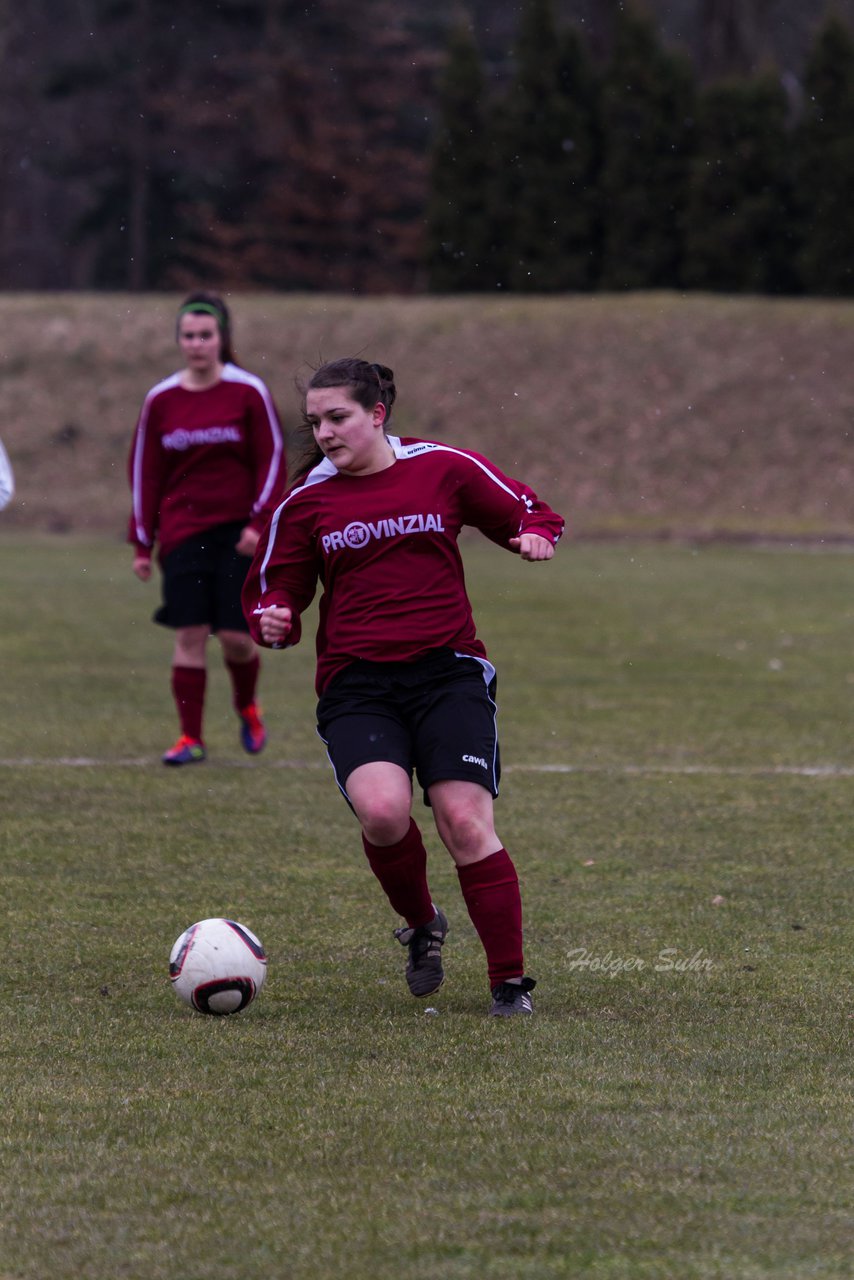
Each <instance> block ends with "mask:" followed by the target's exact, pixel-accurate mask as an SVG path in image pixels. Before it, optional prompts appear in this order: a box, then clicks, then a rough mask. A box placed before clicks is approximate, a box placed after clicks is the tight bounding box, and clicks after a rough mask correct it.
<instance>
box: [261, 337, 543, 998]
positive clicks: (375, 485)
mask: <svg viewBox="0 0 854 1280" xmlns="http://www.w3.org/2000/svg"><path fill="white" fill-rule="evenodd" d="M394 400H395V386H394V381H393V374H392V372H391V370H390V369H387V368H386V367H385V366H383V365H378V364H368V363H367V362H366V361H364V360H354V359H346V360H336V361H334V362H332V363H329V364H325V365H323V366H322V367H321V368H319V369H318V370H317V372H316V373H315V374H314V375H313V376H312V378H311V379H310V381H309V383H308V387H307V389H306V397H305V422H306V426H307V428H308V429H309V430H310V431H311V437H312V447H311V449H310V451H309V454H308V456H307V458H306V459H305V460H304V462H303V465H302V466H301V467H300V468H299V470H298V472H297V477H296V481H295V483H294V485H293V487H292V488H291V489H290V490H289V492H288V494H287V496H286V497H285V499H284V501H283V502H282V504H281V506H280V507H279V508H278V509H277V510H276V512H275V513H274V515H273V517H272V520H271V522H270V524H269V526H268V528H267V530H266V531H265V533H264V534H263V535H262V538H261V542H260V543H259V545H258V549H257V551H256V553H255V558H254V560H253V563H252V567H251V569H250V571H249V574H248V576H247V580H246V585H245V587H244V591H243V602H244V608H245V610H246V614H247V618H248V619H249V621H250V627H251V630H252V633H253V635H254V636H255V638H256V639H257V640H258V641H259V642H260V643H262V644H265V645H269V646H271V647H273V648H283V647H287V646H288V645H293V644H296V643H297V641H298V640H299V638H300V630H301V624H300V617H301V614H302V613H303V612H304V610H305V609H306V608H307V606H308V604H309V603H310V601H311V600H312V598H313V596H314V592H315V588H316V586H317V583H318V581H320V582H321V583H322V584H323V596H322V598H321V601H320V618H319V625H318V632H317V656H318V662H317V692H318V694H319V702H318V711H317V714H318V732H319V733H320V736H321V738H322V739H323V741H324V742H325V744H326V747H327V750H328V753H329V759H330V761H331V763H332V767H333V769H334V772H335V777H336V781H337V783H338V786H339V788H340V790H341V791H342V793H343V795H344V797H345V799H346V800H347V802H348V803H349V805H350V807H351V808H352V810H353V811H354V813H355V815H356V817H357V818H358V820H359V822H360V824H361V827H362V841H363V845H364V849H365V853H366V855H367V858H368V862H369V864H370V866H371V869H372V871H373V872H374V874H375V875H376V877H377V879H378V880H379V882H380V884H381V885H382V888H383V889H384V891H385V893H386V895H387V897H388V899H389V901H390V903H391V905H392V907H393V908H394V909H395V911H397V912H398V913H399V914H400V915H401V916H402V917H403V918H404V920H405V921H406V925H405V926H404V927H402V928H400V929H397V930H395V934H396V936H397V937H398V939H399V940H400V941H401V942H402V943H403V944H404V945H405V946H407V947H408V948H409V956H408V961H407V967H406V977H407V981H408V983H409V988H410V990H411V992H412V994H413V995H415V996H427V995H430V994H432V992H434V991H436V990H437V989H438V988H439V987H440V986H441V984H442V981H443V978H444V973H443V969H442V959H441V949H442V946H443V944H444V941H445V935H446V933H447V931H448V922H447V919H446V917H445V914H444V912H443V911H441V910H440V909H439V908H438V907H436V905H435V904H434V902H433V900H432V897H431V895H430V890H429V888H428V884H427V874H426V863H427V855H426V852H425V849H424V844H423V841H422V838H421V833H420V831H419V830H418V827H417V826H416V824H415V822H414V821H413V819H412V817H411V807H412V772H413V769H414V771H415V774H416V777H417V779H418V782H419V784H420V786H421V787H422V788H423V791H424V796H425V800H426V802H427V803H428V804H429V805H430V806H431V807H432V810H433V817H434V820H435V822H436V827H437V830H438V833H439V836H440V838H441V840H442V842H443V843H444V845H445V846H446V848H447V849H448V851H449V853H450V854H451V857H452V858H453V860H454V862H455V864H456V868H457V873H458V875H459V881H460V886H461V890H462V894H463V898H464V900H465V904H466V907H467V909H468V912H469V915H470V917H471V919H472V922H473V923H474V926H475V928H476V930H477V932H478V935H479V937H480V939H481V941H482V943H483V946H484V949H485V952H486V960H487V969H488V976H489V984H490V988H491V991H492V1005H491V1009H490V1012H491V1013H492V1014H494V1015H497V1016H508V1015H513V1014H530V1013H531V1012H532V1011H533V1005H532V1001H531V996H530V992H531V990H532V988H533V986H534V980H533V979H532V978H530V977H527V976H526V975H525V969H524V962H523V953H522V907H521V898H520V893H519V882H518V879H517V875H516V871H515V868H514V865H513V862H512V861H511V859H510V856H509V854H508V853H507V851H506V850H505V849H504V847H503V845H502V842H501V840H500V839H499V837H498V836H497V835H496V832H495V826H494V820H493V799H494V797H495V796H496V795H497V794H498V779H499V756H498V740H497V732H496V724H495V712H496V707H495V701H494V698H495V686H496V679H495V669H494V668H493V666H492V664H491V663H490V662H489V660H488V658H487V656H486V650H485V648H484V646H483V644H482V643H481V641H480V640H479V639H478V637H477V634H476V631H475V626H474V621H473V619H472V611H471V605H470V603H469V600H468V597H467V594H466V588H465V582H464V578H463V567H462V561H461V558H460V554H459V550H458V547H457V538H458V536H459V533H460V530H461V529H462V527H463V525H474V526H475V527H477V528H478V529H480V530H481V531H482V532H483V533H485V534H486V535H487V537H489V538H491V539H492V540H493V541H494V542H497V543H498V545H499V546H503V547H505V548H506V549H507V550H508V551H514V552H516V553H517V554H518V555H520V556H521V557H522V559H523V560H528V561H532V562H539V561H546V560H550V559H551V557H552V556H553V555H554V549H555V545H556V543H557V541H558V539H559V538H560V536H561V533H562V531H563V523H564V522H563V520H562V518H561V517H560V516H559V515H557V514H556V513H555V512H554V511H552V510H551V508H550V507H548V506H547V505H546V504H545V503H544V502H541V501H539V500H538V498H537V496H536V495H535V494H534V493H533V492H532V491H531V490H530V489H529V488H528V487H527V486H526V485H524V484H522V483H521V482H519V481H518V480H511V479H509V478H508V477H507V476H506V475H504V474H503V473H502V472H501V471H499V470H498V468H497V467H495V466H493V465H492V463H490V462H488V461H487V459H486V458H483V457H481V456H480V455H479V454H477V453H473V452H471V451H470V450H467V449H458V448H454V447H451V446H450V445H446V444H438V443H433V442H429V441H424V440H412V439H400V438H399V437H396V436H393V435H390V434H389V432H388V425H389V418H390V415H391V409H392V405H393V403H394Z"/></svg>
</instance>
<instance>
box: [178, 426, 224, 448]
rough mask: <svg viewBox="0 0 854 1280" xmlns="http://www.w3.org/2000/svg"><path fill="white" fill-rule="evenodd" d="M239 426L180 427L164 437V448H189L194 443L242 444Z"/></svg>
mask: <svg viewBox="0 0 854 1280" xmlns="http://www.w3.org/2000/svg"><path fill="white" fill-rule="evenodd" d="M240 441H241V435H240V432H239V430H238V429H237V427H194V428H193V429H192V430H189V431H188V430H185V429H184V428H183V427H178V429H177V430H176V431H170V432H169V434H168V435H167V436H164V437H163V448H164V449H189V448H191V447H192V446H193V445H194V444H240Z"/></svg>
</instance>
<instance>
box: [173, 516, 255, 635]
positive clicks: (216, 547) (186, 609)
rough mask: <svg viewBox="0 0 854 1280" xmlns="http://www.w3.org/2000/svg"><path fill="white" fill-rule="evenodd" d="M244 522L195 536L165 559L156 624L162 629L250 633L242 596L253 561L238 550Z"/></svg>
mask: <svg viewBox="0 0 854 1280" xmlns="http://www.w3.org/2000/svg"><path fill="white" fill-rule="evenodd" d="M245 528H246V522H245V521H242V520H237V521H232V522H231V523H229V524H218V525H215V526H214V527H213V528H212V529H206V530H205V531H204V533H197V534H194V535H193V537H192V538H187V540H186V541H185V542H182V543H181V544H180V545H179V546H177V547H175V549H174V550H173V551H170V552H169V554H168V555H167V556H165V557H164V559H163V564H162V566H161V568H162V570H163V604H162V605H161V607H160V608H159V609H158V610H157V612H156V613H155V614H154V621H155V622H159V623H160V625H161V626H163V627H197V626H202V625H204V624H205V623H206V624H207V625H208V626H209V627H210V629H211V631H248V630H249V627H248V626H247V624H246V619H245V618H244V616H243V608H242V606H241V603H240V592H241V590H242V588H243V583H244V581H245V579H246V574H247V571H248V569H249V565H250V559H249V557H248V556H241V555H238V554H237V552H236V551H235V549H234V548H235V545H236V543H237V540H238V538H239V537H240V534H241V531H242V530H243V529H245Z"/></svg>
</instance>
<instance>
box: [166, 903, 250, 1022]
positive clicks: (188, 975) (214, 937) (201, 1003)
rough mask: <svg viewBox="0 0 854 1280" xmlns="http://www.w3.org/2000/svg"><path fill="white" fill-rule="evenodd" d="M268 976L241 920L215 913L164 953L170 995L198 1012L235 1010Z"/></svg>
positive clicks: (248, 999) (216, 1012)
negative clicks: (166, 959)
mask: <svg viewBox="0 0 854 1280" xmlns="http://www.w3.org/2000/svg"><path fill="white" fill-rule="evenodd" d="M266 977H267V957H266V955H265V954H264V948H263V946H262V945H261V942H260V940H259V939H258V938H256V936H255V934H254V933H253V932H252V930H251V929H247V928H246V925H245V924H238V923H237V922H236V921H235V920H224V919H222V918H221V917H219V916H216V917H214V918H212V919H210V920H199V921H198V922H197V923H196V924H191V925H190V927H189V929H185V930H184V932H183V933H182V934H181V936H180V938H178V939H177V940H176V942H175V945H174V947H173V948H172V953H171V955H170V956H169V978H170V980H171V982H172V986H173V988H174V990H175V994H176V995H177V996H178V998H179V999H180V1000H183V1001H184V1003H185V1004H189V1005H191V1006H192V1008H194V1009H198V1011H199V1013H212V1014H218V1015H223V1014H227V1013H239V1012H240V1010H241V1009H245V1008H246V1006H247V1005H249V1004H251V1003H252V1001H253V1000H254V999H255V997H256V996H257V994H258V992H259V991H260V990H261V988H262V987H263V985H264V979H265V978H266Z"/></svg>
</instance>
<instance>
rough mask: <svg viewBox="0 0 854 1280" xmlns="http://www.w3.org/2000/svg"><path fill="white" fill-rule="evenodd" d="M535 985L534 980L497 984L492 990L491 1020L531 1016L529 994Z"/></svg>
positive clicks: (525, 979) (522, 979)
mask: <svg viewBox="0 0 854 1280" xmlns="http://www.w3.org/2000/svg"><path fill="white" fill-rule="evenodd" d="M536 985H537V981H536V978H519V979H518V980H517V981H516V982H499V984H498V986H497V987H493V988H492V1008H491V1009H490V1010H489V1014H490V1017H492V1018H512V1017H514V1015H515V1014H517V1013H523V1014H528V1015H530V1014H532V1013H533V1012H534V1002H533V1000H532V999H531V996H530V994H529V993H530V992H531V991H533V990H534V987H535V986H536Z"/></svg>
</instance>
